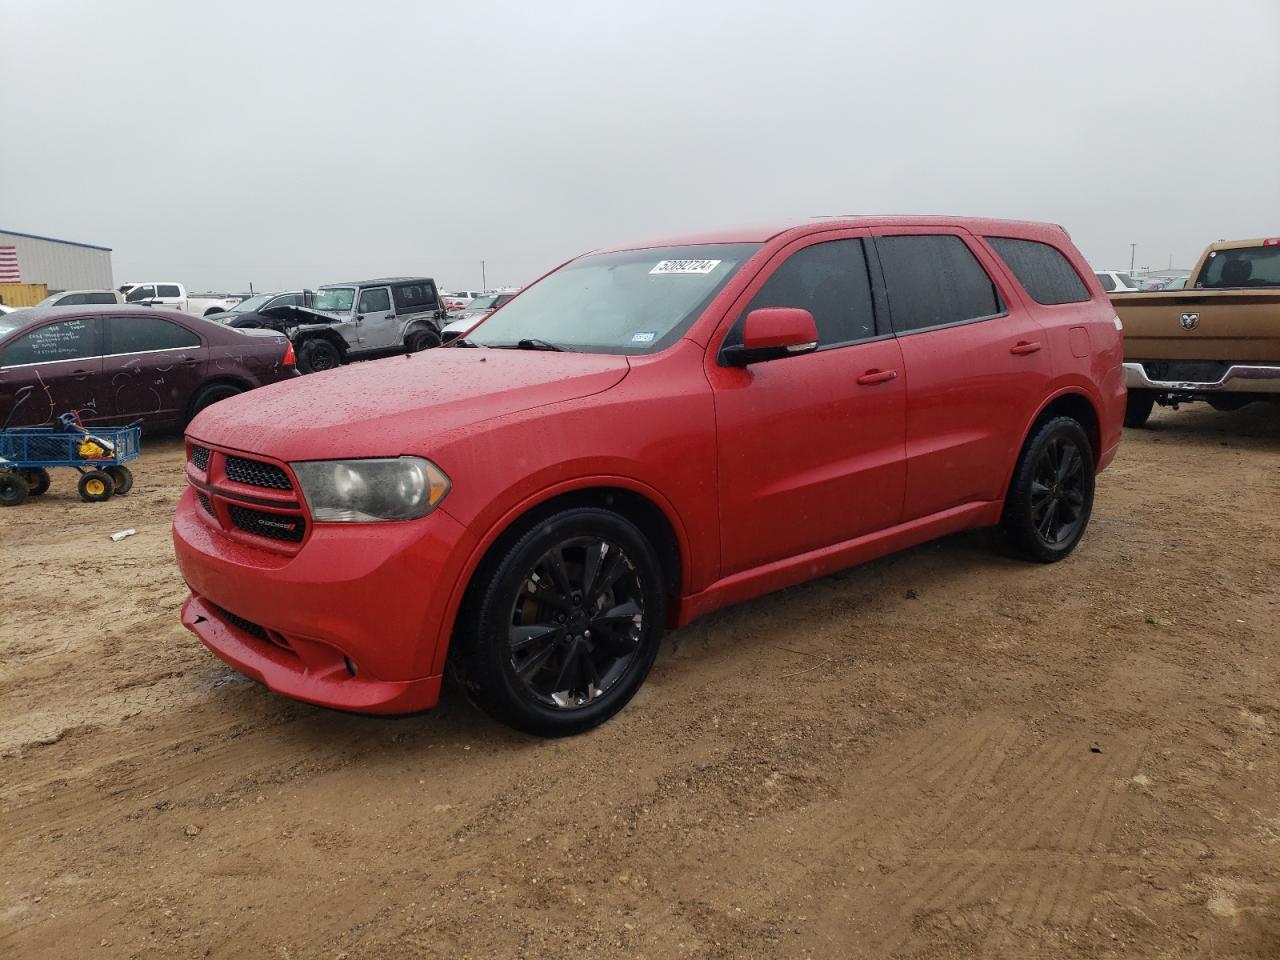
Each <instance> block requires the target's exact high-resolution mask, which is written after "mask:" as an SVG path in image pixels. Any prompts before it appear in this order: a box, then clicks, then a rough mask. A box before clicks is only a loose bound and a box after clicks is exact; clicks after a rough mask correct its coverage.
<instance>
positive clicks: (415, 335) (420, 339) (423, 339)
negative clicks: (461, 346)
mask: <svg viewBox="0 0 1280 960" xmlns="http://www.w3.org/2000/svg"><path fill="white" fill-rule="evenodd" d="M404 345H405V348H406V349H408V351H409V352H410V353H418V352H420V351H422V350H430V349H431V348H432V347H438V346H440V334H438V333H436V332H435V331H434V330H411V331H409V335H408V336H407V337H405V338H404Z"/></svg>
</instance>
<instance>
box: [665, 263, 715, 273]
mask: <svg viewBox="0 0 1280 960" xmlns="http://www.w3.org/2000/svg"><path fill="white" fill-rule="evenodd" d="M718 266H720V261H719V260H659V261H658V264H657V266H655V267H654V268H653V269H652V270H650V271H649V272H650V273H710V272H711V271H712V270H714V269H715V268H716V267H718Z"/></svg>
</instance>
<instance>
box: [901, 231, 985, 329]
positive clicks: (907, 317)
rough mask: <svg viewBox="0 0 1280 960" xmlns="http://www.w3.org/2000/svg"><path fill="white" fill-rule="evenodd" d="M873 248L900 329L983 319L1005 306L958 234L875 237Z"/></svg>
mask: <svg viewBox="0 0 1280 960" xmlns="http://www.w3.org/2000/svg"><path fill="white" fill-rule="evenodd" d="M876 249H877V250H878V251H879V253H880V265H881V267H882V268H883V270H884V280H885V284H886V286H887V287H888V288H889V309H890V311H891V312H892V314H893V326H894V329H896V330H897V331H898V332H899V333H910V332H912V331H914V330H927V329H929V328H930V327H941V326H945V325H947V324H952V323H966V322H968V321H971V320H986V319H989V318H991V317H995V316H999V315H1000V314H1001V313H1003V312H1004V306H1003V304H1001V302H1000V294H999V293H998V292H997V291H996V287H995V284H994V283H993V282H992V280H991V278H990V277H989V276H987V271H986V270H984V269H983V268H982V264H980V263H979V262H978V258H977V257H975V256H974V255H973V253H972V251H970V250H969V247H968V246H967V245H966V244H965V242H964V241H963V240H961V239H960V238H959V237H957V236H952V235H950V234H938V235H918V236H917V235H911V236H897V237H879V238H877V240H876Z"/></svg>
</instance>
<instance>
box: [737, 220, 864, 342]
mask: <svg viewBox="0 0 1280 960" xmlns="http://www.w3.org/2000/svg"><path fill="white" fill-rule="evenodd" d="M761 307H800V308H801V309H804V310H808V311H809V312H810V313H811V314H813V322H814V324H815V325H816V326H817V328H818V349H819V350H821V349H823V348H825V347H837V346H840V345H841V344H846V343H855V342H857V341H859V340H867V339H869V338H870V337H874V336H875V335H876V319H875V310H874V309H873V307H872V305H871V281H870V279H869V278H868V276H867V259H866V254H865V253H864V251H863V249H862V241H861V240H856V239H854V240H829V241H827V242H826V243H815V244H813V245H812V246H808V247H805V248H804V249H802V250H797V251H796V252H795V253H793V254H792V255H791V256H790V257H789V258H787V260H786V261H785V262H784V263H783V264H782V265H781V266H780V267H778V269H777V270H775V271H774V272H773V275H772V276H771V277H769V279H768V280H766V281H765V284H764V286H763V287H761V288H760V291H759V292H758V293H757V294H756V295H755V296H754V297H752V298H751V302H750V303H748V304H747V306H746V309H744V310H743V311H742V317H741V318H739V320H738V322H737V323H736V324H734V329H733V331H732V332H731V333H730V334H729V337H728V338H727V339H726V341H725V345H726V346H729V345H734V344H739V343H741V342H742V325H743V322H744V320H745V318H746V315H747V314H748V313H750V312H751V311H752V310H759V309H760V308H761Z"/></svg>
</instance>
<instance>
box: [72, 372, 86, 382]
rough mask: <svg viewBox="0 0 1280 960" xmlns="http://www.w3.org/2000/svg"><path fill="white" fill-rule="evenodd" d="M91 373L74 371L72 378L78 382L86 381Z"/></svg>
mask: <svg viewBox="0 0 1280 960" xmlns="http://www.w3.org/2000/svg"><path fill="white" fill-rule="evenodd" d="M89 373H90V371H88V370H72V371H71V376H73V377H75V378H76V379H77V380H84V379H85V378H86V377H88V376H89Z"/></svg>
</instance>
